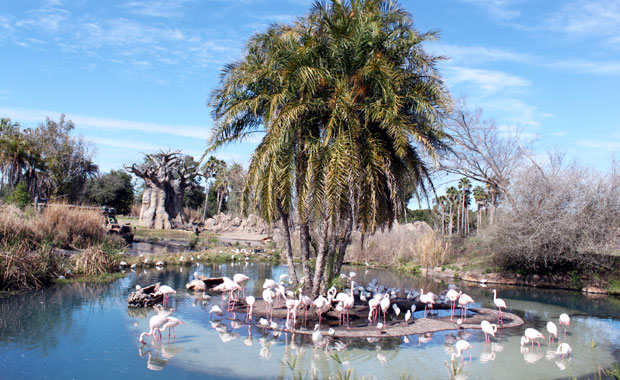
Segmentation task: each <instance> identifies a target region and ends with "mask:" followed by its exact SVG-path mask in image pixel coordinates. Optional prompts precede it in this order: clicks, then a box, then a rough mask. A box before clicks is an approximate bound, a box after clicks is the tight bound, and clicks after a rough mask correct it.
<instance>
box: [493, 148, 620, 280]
mask: <svg viewBox="0 0 620 380" xmlns="http://www.w3.org/2000/svg"><path fill="white" fill-rule="evenodd" d="M618 188H620V171H619V170H618V168H617V167H616V166H614V168H612V170H611V172H610V174H608V175H606V176H604V175H600V174H598V173H596V172H594V171H592V170H588V169H585V168H582V167H579V166H577V165H571V166H565V165H563V164H562V163H561V160H558V159H555V160H552V162H551V164H550V165H549V166H548V167H547V168H544V169H543V168H540V167H533V168H529V169H528V170H525V171H523V172H522V173H521V174H520V176H519V177H518V178H517V179H516V180H515V181H514V185H513V187H512V194H513V198H514V204H513V205H512V207H506V208H504V209H502V210H501V211H500V213H499V214H498V218H497V222H496V224H495V225H494V226H492V227H491V228H490V230H489V231H488V238H489V244H490V248H491V249H493V250H494V251H495V252H496V256H495V257H496V260H497V263H498V264H500V265H502V266H503V267H505V268H507V269H510V270H518V269H521V270H524V271H525V272H529V273H554V272H564V273H566V272H570V271H573V270H581V271H584V270H588V269H595V268H604V269H607V270H611V269H612V268H611V266H612V265H613V264H612V263H613V255H614V254H616V253H617V252H618V251H620V234H618V231H619V229H620V213H618V211H617V210H620V193H618Z"/></svg>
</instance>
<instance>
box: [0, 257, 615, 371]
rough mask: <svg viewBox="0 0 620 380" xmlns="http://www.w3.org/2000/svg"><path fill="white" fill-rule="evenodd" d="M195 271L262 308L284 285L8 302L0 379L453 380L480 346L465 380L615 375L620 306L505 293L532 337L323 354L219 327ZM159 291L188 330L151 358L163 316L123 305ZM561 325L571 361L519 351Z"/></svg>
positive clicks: (519, 290)
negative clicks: (550, 326) (464, 349)
mask: <svg viewBox="0 0 620 380" xmlns="http://www.w3.org/2000/svg"><path fill="white" fill-rule="evenodd" d="M345 269H346V270H347V271H348V270H349V268H345ZM353 270H356V271H357V274H358V283H361V284H366V283H368V282H370V281H371V280H372V279H373V278H376V279H377V280H378V281H379V283H382V284H386V285H388V286H392V287H398V288H417V289H419V288H420V287H424V290H425V291H426V290H427V289H428V290H430V291H433V292H437V293H438V292H440V291H441V290H443V289H446V287H447V284H446V283H441V282H438V281H437V280H433V279H424V278H420V277H411V276H404V275H402V274H399V273H395V272H390V271H383V270H365V269H364V268H353ZM194 271H196V272H198V273H201V274H204V275H206V276H213V277H215V276H221V275H226V276H230V277H232V275H233V274H234V273H245V274H247V275H249V276H250V277H251V278H252V279H253V280H250V282H249V283H248V286H247V291H248V292H249V293H253V294H255V295H257V296H258V295H260V293H261V291H262V289H259V288H261V286H262V283H263V281H264V279H265V278H276V279H277V278H278V277H279V275H280V274H283V273H286V268H285V267H284V266H271V265H269V264H265V263H227V264H214V265H206V266H205V265H202V264H201V265H197V266H193V267H184V268H180V267H170V268H167V269H164V270H160V271H157V270H151V271H140V272H136V273H131V274H129V275H128V276H127V277H125V278H123V279H120V280H118V281H115V282H113V283H110V284H79V283H78V284H69V285H65V286H54V287H52V288H49V289H46V290H44V291H40V292H33V293H28V294H22V295H17V296H13V297H9V298H6V299H1V300H0V366H1V368H2V369H1V372H0V378H2V379H35V378H46V379H71V378H75V379H85V378H88V379H104V378H105V379H110V378H118V377H122V378H132V379H147V378H148V379H160V378H162V379H163V378H166V379H170V378H173V379H195V378H197V377H200V378H210V379H272V378H278V377H279V378H287V379H289V378H293V377H294V376H298V375H301V376H302V377H303V378H328V377H330V376H334V377H335V376H336V374H337V373H339V372H340V373H342V372H343V371H346V370H347V369H353V370H354V371H355V376H356V377H357V378H361V377H362V376H366V377H369V376H372V377H373V378H377V379H384V378H389V379H400V378H412V379H449V378H450V377H451V373H452V374H453V372H451V370H450V369H449V368H448V365H449V363H450V353H451V352H452V350H453V347H454V342H455V340H456V339H460V338H466V339H467V340H468V341H469V342H470V343H471V344H472V345H473V349H470V350H469V351H470V352H471V354H472V356H473V360H472V361H471V363H470V362H469V360H466V361H465V363H464V364H462V365H461V363H460V362H458V361H457V364H458V366H459V367H460V373H459V374H458V378H462V379H464V378H469V379H485V378H486V379H497V378H502V379H567V378H571V377H573V376H576V377H579V378H584V379H585V378H588V377H590V378H594V373H595V372H596V371H597V368H598V366H599V365H600V366H602V367H604V368H608V367H610V366H611V365H613V364H614V363H615V362H616V361H618V360H620V318H619V316H620V300H619V299H618V298H614V297H599V298H591V297H587V296H585V295H582V294H581V293H578V292H569V291H560V290H545V289H534V288H524V287H497V290H498V293H499V296H500V297H501V298H503V299H504V300H505V301H506V303H507V304H508V310H509V311H510V312H512V313H514V314H517V315H518V316H520V317H521V318H523V319H524V320H525V325H524V326H521V327H517V328H514V329H504V330H500V332H499V333H498V334H497V336H496V338H491V343H490V344H485V342H484V335H483V333H482V332H481V331H480V330H463V331H460V332H458V334H457V332H456V331H443V332H436V333H434V334H427V335H422V336H417V335H413V336H408V337H401V338H381V339H379V338H374V339H359V338H358V339H352V340H332V341H330V342H329V344H328V346H327V347H321V348H315V347H314V345H313V343H312V341H311V338H310V337H309V336H300V335H299V334H298V335H295V336H291V335H290V334H284V333H282V334H274V333H273V332H269V331H263V330H262V329H260V328H255V327H254V328H248V326H247V325H244V324H241V323H238V322H234V321H230V320H228V319H226V318H224V320H223V322H215V321H211V320H210V317H209V313H208V312H209V310H210V309H211V306H212V305H213V304H219V303H220V297H219V296H217V295H213V298H211V299H210V300H209V301H204V300H203V298H202V293H197V294H194V293H192V292H186V291H185V286H184V285H185V284H186V283H187V282H188V281H189V280H190V279H191V278H192V276H193V273H194ZM158 281H161V283H162V284H167V285H170V286H172V287H173V288H175V289H177V294H176V296H174V297H172V298H171V299H170V301H171V304H172V306H173V307H174V309H175V310H174V313H173V316H175V317H177V318H179V319H182V320H183V321H184V322H185V325H182V326H178V327H177V328H176V329H175V332H176V338H175V339H173V338H168V334H167V333H164V338H163V340H162V342H161V344H158V345H156V344H154V342H153V340H152V339H151V337H146V341H147V344H146V345H144V346H142V345H141V344H140V343H139V342H138V337H139V336H140V333H141V332H144V331H148V325H149V319H150V317H152V316H153V315H155V314H156V312H155V311H154V310H153V309H129V308H127V304H126V299H127V295H128V294H129V293H130V292H131V291H132V290H133V289H134V288H135V286H136V285H137V284H139V285H142V286H144V285H148V284H152V283H155V282H158ZM457 285H458V286H460V287H462V289H463V290H465V291H466V292H467V293H468V294H470V295H471V296H472V297H473V298H474V299H475V300H476V301H477V304H476V306H477V307H489V308H493V302H492V299H493V295H492V293H491V290H492V288H491V287H488V288H483V287H480V286H477V285H471V284H469V285H468V284H463V283H457ZM561 313H568V314H569V315H571V317H572V319H571V324H570V326H569V328H568V332H567V335H566V342H568V343H570V345H571V346H572V350H573V352H572V355H570V356H569V357H567V358H565V359H562V358H560V357H556V356H555V355H551V354H550V352H549V350H550V349H553V348H554V347H555V346H552V347H550V346H548V344H547V342H546V341H544V342H542V345H541V347H540V348H537V347H536V346H535V347H534V349H531V348H530V347H527V349H522V348H521V346H520V344H519V340H520V337H521V335H522V334H523V332H524V330H525V328H527V327H533V328H536V329H538V330H540V331H541V332H543V334H545V336H546V335H547V332H546V329H545V326H546V323H547V321H548V320H553V321H555V322H556V324H557V320H558V317H559V315H560V314H561ZM237 316H238V317H239V315H237ZM422 317H423V311H418V312H416V313H415V318H422ZM401 318H402V314H401ZM562 335H563V330H562V331H561V332H560V336H561V337H562ZM468 358H469V356H467V359H468ZM291 367H292V368H291ZM354 378H355V377H354Z"/></svg>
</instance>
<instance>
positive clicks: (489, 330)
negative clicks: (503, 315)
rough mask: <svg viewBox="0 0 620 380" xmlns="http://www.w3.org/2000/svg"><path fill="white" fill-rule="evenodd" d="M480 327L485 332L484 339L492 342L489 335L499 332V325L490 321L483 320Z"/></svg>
mask: <svg viewBox="0 0 620 380" xmlns="http://www.w3.org/2000/svg"><path fill="white" fill-rule="evenodd" d="M480 327H481V328H482V332H484V341H485V342H491V338H490V337H489V335H492V336H495V333H496V332H497V325H496V324H492V323H491V322H489V321H482V322H480Z"/></svg>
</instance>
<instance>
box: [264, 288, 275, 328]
mask: <svg viewBox="0 0 620 380" xmlns="http://www.w3.org/2000/svg"><path fill="white" fill-rule="evenodd" d="M273 297H274V294H273V291H272V290H271V289H269V288H267V289H265V290H263V300H264V301H265V302H267V312H268V314H269V322H271V318H272V315H273Z"/></svg>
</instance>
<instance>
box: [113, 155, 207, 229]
mask: <svg viewBox="0 0 620 380" xmlns="http://www.w3.org/2000/svg"><path fill="white" fill-rule="evenodd" d="M125 169H126V170H127V171H128V172H130V173H133V174H135V175H136V176H138V177H140V178H142V179H143V180H144V182H145V189H144V193H143V194H142V207H141V209H140V218H139V224H140V226H142V227H146V228H161V229H171V228H178V227H181V226H183V225H184V224H186V223H187V217H186V216H185V213H184V212H183V194H184V193H185V189H186V188H187V186H188V185H189V184H190V182H191V180H192V179H194V178H195V177H196V176H197V175H199V172H198V163H197V162H195V161H194V160H193V159H192V158H191V157H190V156H184V155H182V154H181V153H180V152H179V151H173V152H160V153H157V154H146V155H145V159H144V162H143V163H142V164H139V165H138V164H133V165H131V166H125Z"/></svg>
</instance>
